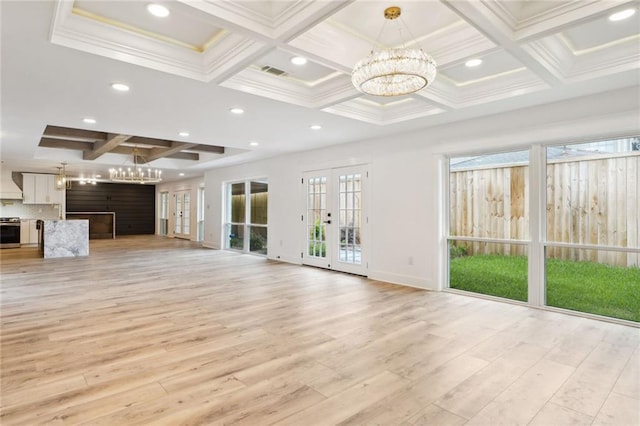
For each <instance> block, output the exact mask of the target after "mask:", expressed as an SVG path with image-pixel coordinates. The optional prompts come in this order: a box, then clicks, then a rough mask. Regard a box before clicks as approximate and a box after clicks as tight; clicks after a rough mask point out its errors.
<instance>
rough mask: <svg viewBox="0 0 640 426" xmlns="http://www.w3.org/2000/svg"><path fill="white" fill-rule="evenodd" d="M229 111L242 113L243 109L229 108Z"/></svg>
mask: <svg viewBox="0 0 640 426" xmlns="http://www.w3.org/2000/svg"><path fill="white" fill-rule="evenodd" d="M229 112H230V113H231V114H242V113H244V110H243V109H242V108H231V109H230V110H229Z"/></svg>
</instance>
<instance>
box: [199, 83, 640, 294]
mask: <svg viewBox="0 0 640 426" xmlns="http://www.w3.org/2000/svg"><path fill="white" fill-rule="evenodd" d="M638 98H639V97H638V91H637V90H629V89H626V90H620V91H615V92H610V93H607V94H600V95H597V96H590V97H585V98H579V99H574V100H572V101H564V102H560V103H557V104H552V105H547V106H544V107H535V108H529V109H527V110H519V111H512V112H509V113H507V114H501V115H497V116H489V117H484V118H482V119H474V120H469V121H466V122H463V123H455V124H450V125H442V126H438V127H433V128H429V129H425V130H422V131H418V132H414V133H409V134H404V135H400V136H395V137H393V138H381V139H374V140H366V141H361V142H357V143H350V144H344V145H337V146H332V147H328V148H326V149H323V150H317V151H308V152H303V153H295V154H289V155H283V156H281V157H278V158H273V159H269V160H263V161H257V162H254V163H249V164H243V165H239V166H234V167H228V168H221V169H215V170H211V171H208V172H206V173H205V197H206V199H207V204H210V207H211V208H210V209H208V210H206V213H205V229H206V234H205V242H204V245H205V246H208V247H213V248H220V247H221V241H222V234H221V230H222V226H221V225H222V219H223V216H222V203H221V201H222V197H223V191H222V188H223V186H224V183H225V182H226V181H230V180H238V179H247V178H258V177H267V178H268V180H269V235H268V240H269V241H268V253H269V254H268V257H269V258H272V259H276V258H279V259H280V260H284V261H288V262H293V263H300V262H301V259H300V252H301V251H303V247H302V246H303V244H302V241H303V238H302V236H303V235H304V228H303V226H302V222H301V220H300V215H301V214H302V213H303V210H304V206H303V202H302V197H301V193H302V187H301V182H300V179H301V176H302V173H303V172H304V171H307V170H314V169H320V168H328V167H340V166H347V165H352V164H363V163H367V164H369V171H370V179H371V181H370V193H369V198H368V200H369V206H368V207H369V229H368V230H369V233H368V235H369V237H370V240H369V248H370V257H369V259H368V260H369V277H370V278H373V279H379V280H383V281H389V282H394V283H399V284H405V285H411V286H416V287H421V288H427V289H434V290H437V289H441V288H442V284H443V278H442V277H443V274H444V272H443V271H442V268H441V267H439V265H441V264H442V262H441V257H442V256H444V250H443V249H442V247H444V245H443V235H444V230H443V229H442V226H441V225H440V223H441V222H442V214H441V211H443V206H442V205H441V199H442V197H441V196H440V194H441V192H442V191H443V183H442V173H440V172H439V170H440V168H441V165H442V162H443V161H444V156H443V155H446V154H451V153H457V154H462V153H477V152H486V151H489V150H495V149H511V148H521V147H526V146H527V145H529V144H531V143H549V144H550V143H562V142H565V143H566V142H572V141H578V140H585V139H593V138H606V137H616V136H623V135H624V136H626V135H637V134H640V120H639V118H638V117H639V116H638V112H639V105H638V103H639V101H638Z"/></svg>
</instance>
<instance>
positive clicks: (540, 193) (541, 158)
mask: <svg viewBox="0 0 640 426" xmlns="http://www.w3.org/2000/svg"><path fill="white" fill-rule="evenodd" d="M546 177H547V173H546V157H545V150H544V148H543V147H542V146H541V145H539V144H536V145H532V146H531V149H530V151H529V235H530V236H531V243H530V245H529V250H528V252H529V259H528V277H529V279H528V284H529V285H528V303H529V304H530V305H533V306H544V305H545V288H544V287H545V286H544V282H545V278H544V277H545V272H544V266H545V258H544V240H545V238H544V236H545V232H546V230H545V225H546V215H545V212H546V208H545V202H546Z"/></svg>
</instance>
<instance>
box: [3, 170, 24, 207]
mask: <svg viewBox="0 0 640 426" xmlns="http://www.w3.org/2000/svg"><path fill="white" fill-rule="evenodd" d="M0 200H22V189H20V188H19V187H18V185H16V183H15V182H14V181H13V178H12V177H11V170H5V169H4V167H3V168H2V171H1V173H0Z"/></svg>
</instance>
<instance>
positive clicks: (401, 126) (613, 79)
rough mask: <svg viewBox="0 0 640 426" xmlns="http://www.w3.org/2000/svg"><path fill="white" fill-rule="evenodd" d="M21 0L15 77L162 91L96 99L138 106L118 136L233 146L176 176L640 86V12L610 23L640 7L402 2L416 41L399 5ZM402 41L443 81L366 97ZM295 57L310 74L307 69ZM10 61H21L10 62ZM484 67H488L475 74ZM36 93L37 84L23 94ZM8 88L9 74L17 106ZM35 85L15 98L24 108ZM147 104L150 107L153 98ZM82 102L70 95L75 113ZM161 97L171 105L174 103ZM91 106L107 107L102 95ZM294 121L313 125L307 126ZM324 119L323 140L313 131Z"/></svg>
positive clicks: (64, 120) (10, 8)
mask: <svg viewBox="0 0 640 426" xmlns="http://www.w3.org/2000/svg"><path fill="white" fill-rule="evenodd" d="M10 3H13V2H3V4H2V7H3V10H2V20H3V30H2V31H3V62H2V67H3V71H4V70H5V67H8V68H9V72H10V75H12V76H13V77H16V78H18V77H19V78H22V79H26V80H28V79H29V78H31V77H33V78H34V79H35V80H36V81H38V80H39V79H42V78H46V77H44V75H43V72H42V71H35V70H34V71H33V75H30V72H31V71H29V72H27V73H24V75H22V76H20V75H19V73H18V72H17V71H16V70H15V69H14V68H15V67H20V66H22V69H29V68H24V67H28V66H29V65H32V64H34V63H35V61H33V60H28V59H27V58H25V56H26V57H28V56H29V55H37V54H38V53H39V51H40V50H42V51H46V52H45V54H44V57H46V58H50V59H51V60H52V61H54V63H43V64H41V65H40V66H42V67H44V68H50V70H51V71H52V73H53V75H55V74H56V73H57V72H59V73H62V74H66V75H68V74H70V73H71V74H75V77H76V78H75V79H71V80H74V81H75V83H76V84H78V85H80V87H81V88H82V90H85V93H86V94H87V96H96V93H98V92H97V91H96V89H95V87H96V86H97V85H102V86H105V85H107V84H110V83H112V82H116V81H118V82H124V83H127V84H135V82H137V81H140V82H143V83H140V84H141V86H142V85H144V84H145V83H146V85H144V87H132V91H131V92H132V93H131V94H126V95H123V96H132V97H133V99H134V102H131V103H127V104H122V103H118V104H117V105H115V104H114V103H113V102H114V101H113V100H112V99H111V96H112V95H111V94H109V95H107V96H105V95H103V94H100V95H98V97H96V98H95V99H94V100H93V102H95V103H99V102H102V101H104V102H106V103H107V104H109V105H110V106H116V107H118V108H125V109H126V110H127V111H128V113H127V114H120V115H118V114H113V112H112V111H110V112H109V111H105V114H104V115H105V117H109V118H108V119H106V120H104V123H108V124H104V125H105V126H108V128H107V127H100V126H101V125H102V124H101V123H103V120H100V119H99V121H98V123H99V125H98V127H99V130H100V131H102V132H104V133H105V134H106V133H114V134H116V133H126V134H131V133H132V132H131V131H132V130H134V131H135V132H136V133H135V134H137V135H139V136H140V137H154V138H158V139H169V140H171V139H174V138H175V134H176V132H177V131H179V130H180V129H182V128H184V127H189V129H191V128H194V129H198V130H199V132H197V133H194V132H190V133H191V137H190V138H187V139H186V140H184V139H181V140H180V141H175V142H176V143H185V144H187V143H189V144H191V147H193V146H203V145H219V146H226V147H227V151H226V152H225V153H224V154H223V155H219V154H216V155H215V156H209V157H207V156H205V158H203V159H201V160H197V161H195V163H196V164H195V165H188V164H185V163H184V162H182V161H181V159H175V161H177V162H173V163H171V162H168V161H167V162H165V165H164V167H174V168H176V169H178V168H187V169H188V168H192V169H194V170H198V171H199V172H201V170H202V169H204V168H207V167H216V166H219V165H225V164H230V163H233V162H240V161H248V160H251V159H255V158H260V157H264V156H268V155H276V154H278V153H281V152H286V151H295V150H303V149H311V148H317V147H319V146H324V145H328V144H335V143H342V142H349V141H352V140H357V139H358V138H359V137H360V138H364V137H371V136H374V135H385V134H387V135H392V134H394V133H398V132H402V131H407V130H415V129H419V128H426V127H429V126H431V125H435V124H441V123H446V122H454V121H456V120H458V119H460V118H463V117H464V118H469V117H473V116H480V115H482V114H488V113H495V112H499V111H501V110H505V109H507V108H509V109H513V108H517V107H521V106H522V107H523V106H529V105H533V104H540V103H543V102H545V100H560V99H565V98H570V97H575V96H579V95H581V94H583V93H597V92H598V91H604V90H610V89H611V88H616V87H626V86H632V85H637V84H638V69H639V67H640V35H639V34H640V13H636V14H635V15H634V16H633V17H631V18H629V19H626V20H623V21H618V22H612V21H610V20H609V19H608V18H609V16H610V15H611V14H612V13H613V12H616V11H619V10H623V9H627V8H638V6H639V3H638V2H637V1H622V0H621V1H618V0H606V1H591V0H585V1H563V0H554V1H535V0H528V1H513V0H488V1H436V0H422V1H399V2H395V3H394V4H395V5H398V6H400V7H401V8H402V18H401V20H402V22H401V26H400V31H399V30H398V26H397V25H395V23H388V24H386V25H385V20H384V18H383V13H382V12H383V10H384V9H385V7H387V6H390V5H391V4H390V3H389V2H386V1H365V0H353V1H326V0H300V1H281V0H276V1H214V0H181V1H158V2H157V3H161V4H162V5H164V6H166V7H167V8H168V9H169V11H170V15H169V16H168V17H166V18H158V17H155V16H152V15H151V14H149V13H148V12H147V10H146V6H147V4H148V2H143V1H100V0H98V1H96V0H76V1H72V0H63V1H57V2H23V3H31V5H26V4H23V5H17V4H10ZM15 3H18V2H15ZM47 15H48V16H47ZM46 18H49V20H46ZM16 19H18V20H28V19H33V20H34V22H36V23H37V24H38V25H40V26H44V28H40V31H38V32H36V36H35V37H33V36H27V35H25V34H23V33H22V32H21V31H25V30H26V28H24V27H22V28H21V27H20V26H19V25H18V24H16V23H15V20H16ZM6 27H8V28H9V29H8V30H5V28H6ZM26 27H29V25H26ZM44 31H46V37H45V38H43V35H44V34H45V32H44ZM7 35H8V36H12V37H13V38H12V40H10V41H8V42H7V43H6V44H7V45H9V46H10V48H9V53H8V54H7V57H6V58H5V51H6V49H5V40H6V39H7V37H6V36H7ZM38 37H40V38H38ZM22 44H24V45H22ZM402 44H405V45H410V46H417V47H421V48H423V49H424V50H425V51H427V52H428V53H429V54H431V55H432V56H433V57H434V59H435V60H436V62H437V64H438V75H437V77H436V80H435V82H434V83H433V84H432V85H430V86H429V87H428V88H427V89H425V90H422V91H420V92H418V93H415V94H412V95H406V96H403V97H397V98H378V97H372V96H366V95H363V94H361V93H359V92H358V91H357V90H356V89H354V87H353V86H352V84H351V79H350V73H351V69H352V68H353V65H354V64H355V63H356V62H357V61H358V60H360V59H361V58H362V57H364V56H366V54H368V52H369V51H370V50H371V49H372V48H376V49H378V48H386V47H393V46H398V45H402ZM20 46H21V47H20ZM294 56H302V57H304V58H306V59H307V63H306V64H305V65H301V66H300V65H294V64H292V63H291V58H292V57H294ZM92 58H93V59H92ZM7 59H9V60H12V61H13V60H15V61H19V63H17V64H16V63H13V62H12V63H9V64H8V65H7ZM470 59H481V60H482V63H481V65H479V66H477V67H467V66H465V63H466V61H468V60H470ZM58 61H61V62H58ZM62 61H64V63H63V62H62ZM116 63H118V64H124V66H116V65H114V64H116ZM105 65H106V66H105ZM100 69H105V70H106V71H108V72H100V71H98V70H100ZM91 70H96V71H97V72H96V73H95V75H93V74H94V73H93V72H91ZM87 74H89V75H87ZM161 75H164V76H165V77H161ZM146 77H148V78H146ZM101 79H103V80H104V81H101ZM145 79H146V80H145ZM27 84H28V83H26V82H25V83H21V85H22V87H23V89H22V90H27V89H24V87H27V86H26V85H27ZM50 84H56V82H55V81H52V82H51V83H50ZM5 87H6V83H5V81H4V76H3V89H2V90H3V98H4V94H5V93H4V92H5ZM19 89H20V88H18V90H17V91H12V90H10V91H9V93H7V95H8V96H9V97H11V96H14V97H16V99H17V98H18V97H19ZM165 90H167V91H169V92H171V93H172V96H173V97H174V98H173V100H172V101H168V100H167V99H166V98H165V99H163V100H160V99H158V98H157V97H156V96H154V95H149V93H152V94H153V93H156V92H158V91H165ZM134 92H137V93H135V94H134ZM196 92H197V95H196V94H195V93H196ZM143 93H145V98H142V97H138V96H142V94H143ZM192 94H193V95H192ZM57 96H58V97H57V99H58V100H60V99H65V98H64V97H63V96H62V97H60V95H59V94H58V95H57ZM78 96H79V94H78V93H77V92H76V91H75V90H70V94H69V96H68V98H66V99H65V103H68V102H69V101H71V102H73V101H74V100H76V99H77V98H78ZM209 97H210V98H209ZM44 102H48V101H47V100H45V101H44ZM154 102H164V108H163V107H162V105H163V104H162V103H161V104H160V105H155V104H154ZM80 103H81V104H82V105H83V106H84V107H86V106H91V103H90V102H87V101H86V100H83V101H82V102H80ZM145 103H146V105H148V107H147V108H148V111H149V112H153V114H156V119H157V120H158V122H159V124H158V125H157V126H152V125H151V121H150V119H148V118H147V119H144V115H145V111H144V108H145V106H144V105H145ZM234 106H241V107H243V108H244V109H245V110H247V112H252V113H251V114H253V115H251V116H249V117H247V116H245V117H244V118H243V120H244V121H241V120H237V119H236V118H232V117H230V116H229V115H228V113H227V110H228V108H231V107H234ZM6 108H7V107H6V106H5V105H4V102H3V144H4V143H5V140H6V141H7V142H10V141H11V140H12V138H11V136H12V133H11V132H13V131H15V132H17V133H19V132H20V124H19V118H18V117H16V116H15V114H19V113H20V110H21V108H16V111H13V110H12V107H11V106H9V107H8V108H9V114H8V115H5V109H6ZM51 108H53V106H52V107H51ZM64 108H66V109H69V105H64ZM70 109H72V110H74V108H70ZM94 110H101V109H100V108H94ZM23 111H24V109H23ZM134 111H135V114H139V115H142V116H143V117H142V118H143V121H144V122H145V123H144V125H142V124H133V123H131V122H130V121H131V120H132V119H133V118H134V117H133V116H132V114H134ZM204 111H206V114H204V113H203V112H204ZM258 111H259V112H258ZM14 113H15V114H14ZM73 114H74V117H73V119H71V118H70V117H66V116H64V117H63V116H62V115H60V114H52V117H48V118H49V119H48V121H47V123H46V124H48V125H53V126H69V127H75V128H77V127H81V126H79V125H78V120H79V115H81V112H80V111H76V110H74V111H73ZM87 114H94V113H93V112H92V111H87ZM118 117H119V120H118ZM55 118H57V119H58V120H59V121H55V120H53V119H55ZM5 119H8V121H5ZM292 120H300V121H299V122H300V123H305V124H304V126H302V125H301V126H299V127H296V126H294V125H293V124H295V123H296V121H292ZM168 122H174V124H175V125H174V127H173V128H171V127H170V126H167V123H168ZM5 123H6V124H8V125H5ZM230 123H233V125H234V126H235V127H234V128H231V127H229V126H230ZM314 123H321V124H322V125H323V129H322V130H321V131H319V132H315V133H314V132H309V129H308V126H309V125H310V124H314ZM12 126H16V127H15V129H12ZM85 127H86V126H85ZM98 127H92V128H91V129H89V130H95V129H97V128H98ZM282 127H285V129H282ZM250 129H254V133H253V135H252V134H251V132H250V131H249V130H250ZM145 132H146V133H145ZM32 133H35V131H34V132H32ZM42 133H43V129H42V128H41V129H40V135H42ZM16 137H17V136H16ZM18 139H19V138H18ZM250 140H251V141H259V143H260V145H259V148H252V147H250V146H249V145H248V142H249V141H250ZM254 145H255V143H254ZM32 146H33V147H34V148H33V150H32V152H31V155H32V157H33V158H38V157H39V156H41V155H42V152H43V151H39V150H42V149H47V148H48V146H47V145H46V144H45V145H42V144H40V145H38V141H36V142H35V145H33V143H32ZM36 147H37V148H36ZM165 149H166V148H165ZM3 150H4V147H3ZM8 152H9V153H11V152H12V151H11V150H8ZM85 153H86V151H85ZM22 155H25V153H22ZM26 155H29V153H26ZM3 156H4V154H3ZM164 160H168V158H165V159H164ZM89 161H94V160H93V159H87V158H86V157H84V158H83V159H82V160H80V158H76V159H75V163H76V164H78V167H79V168H82V167H87V168H88V167H90V166H89V165H87V164H86V163H87V162H89ZM110 161H111V162H113V161H114V159H111V160H110ZM70 162H71V163H74V159H70ZM158 166H160V167H163V165H158Z"/></svg>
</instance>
